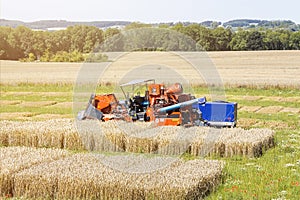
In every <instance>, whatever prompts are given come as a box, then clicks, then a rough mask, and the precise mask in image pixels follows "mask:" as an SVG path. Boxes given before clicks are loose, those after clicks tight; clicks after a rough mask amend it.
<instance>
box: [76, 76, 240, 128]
mask: <svg viewBox="0 0 300 200" xmlns="http://www.w3.org/2000/svg"><path fill="white" fill-rule="evenodd" d="M120 87H121V90H122V92H123V94H124V96H125V100H123V101H118V100H117V98H116V96H115V95H114V94H103V95H95V94H92V95H91V97H90V100H89V103H88V106H87V108H86V109H85V110H83V111H80V112H79V113H78V119H80V120H84V119H98V120H102V121H108V120H125V121H144V122H154V123H155V124H156V125H158V126H185V127H190V126H214V127H235V126H236V121H237V103H235V102H224V101H218V102H207V101H206V98H205V97H201V98H195V97H194V96H192V95H190V94H185V93H183V87H182V85H181V84H180V83H175V84H174V85H172V86H170V87H166V86H165V85H164V84H157V83H155V80H154V79H149V80H134V81H130V82H129V83H125V84H122V85H120ZM127 87H130V88H131V89H132V91H131V92H125V88H127ZM137 87H138V88H141V87H145V93H144V96H142V95H141V94H140V92H135V89H136V88H137Z"/></svg>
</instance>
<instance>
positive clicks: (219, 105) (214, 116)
mask: <svg viewBox="0 0 300 200" xmlns="http://www.w3.org/2000/svg"><path fill="white" fill-rule="evenodd" d="M198 106H199V109H200V111H201V113H202V120H204V121H205V123H207V125H208V126H215V127H235V126H236V122H237V103H236V102H224V101H216V102H206V103H205V104H198Z"/></svg>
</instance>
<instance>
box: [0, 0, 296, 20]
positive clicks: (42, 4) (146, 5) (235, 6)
mask: <svg viewBox="0 0 300 200" xmlns="http://www.w3.org/2000/svg"><path fill="white" fill-rule="evenodd" d="M0 8H1V9H0V18H1V19H9V20H21V21H25V22H32V21H38V20H68V21H136V22H144V23H157V22H187V21H189V22H202V21H206V20H213V21H221V22H226V21H229V20H233V19H266V20H283V19H286V20H292V21H294V22H296V23H298V24H300V12H299V8H300V1H299V0H168V1H167V0H0Z"/></svg>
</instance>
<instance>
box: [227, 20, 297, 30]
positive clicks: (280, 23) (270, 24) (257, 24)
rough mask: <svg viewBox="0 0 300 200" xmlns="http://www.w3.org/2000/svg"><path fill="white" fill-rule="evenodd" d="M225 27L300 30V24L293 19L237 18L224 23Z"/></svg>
mask: <svg viewBox="0 0 300 200" xmlns="http://www.w3.org/2000/svg"><path fill="white" fill-rule="evenodd" d="M223 26H224V27H232V28H267V29H276V28H278V29H286V30H291V31H298V30H300V25H299V24H296V23H295V22H293V21H291V20H274V21H268V20H252V19H237V20H231V21H228V22H225V23H223Z"/></svg>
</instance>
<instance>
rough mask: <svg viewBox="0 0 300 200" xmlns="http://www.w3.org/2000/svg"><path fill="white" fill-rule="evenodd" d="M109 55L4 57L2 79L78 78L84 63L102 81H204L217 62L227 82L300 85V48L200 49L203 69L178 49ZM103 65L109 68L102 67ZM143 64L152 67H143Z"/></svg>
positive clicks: (73, 79)
mask: <svg viewBox="0 0 300 200" xmlns="http://www.w3.org/2000/svg"><path fill="white" fill-rule="evenodd" d="M108 55H109V56H110V60H111V61H113V62H111V63H100V64H88V63H39V62H35V63H20V62H17V61H3V60H2V61H0V62H1V83H16V82H31V83H32V82H34V83H36V82H38V83H41V82H43V83H55V82H68V83H74V82H75V81H76V79H77V75H78V72H80V69H81V68H86V69H88V70H89V72H88V73H87V72H86V75H87V76H88V77H85V79H87V80H88V79H89V78H90V81H91V80H92V79H93V81H95V80H98V78H100V80H101V81H104V82H106V81H109V82H120V81H122V78H124V76H128V77H127V78H128V79H130V78H134V79H139V78H156V79H157V80H161V79H162V80H165V79H166V78H168V79H170V81H173V80H176V78H177V79H178V77H181V78H182V79H183V80H187V81H189V82H193V81H195V80H196V81H197V83H198V84H206V83H207V80H205V78H203V77H205V75H206V74H205V73H208V74H209V73H211V72H210V71H207V67H210V68H215V70H214V71H212V72H216V73H218V74H219V76H220V78H221V81H222V82H223V84H225V85H254V86H257V85H288V86H300V80H299V78H298V77H300V65H299V63H300V51H249V52H207V53H205V52H201V53H200V55H199V57H201V56H202V57H203V58H205V60H203V62H202V61H201V59H200V61H199V68H200V71H201V73H200V75H199V73H198V72H196V71H195V68H194V67H193V66H192V65H191V64H190V63H189V62H188V61H187V60H186V58H182V57H180V56H179V55H178V53H176V52H174V53H173V52H132V53H126V54H122V53H120V54H119V57H118V56H117V55H118V54H116V53H109V54H108ZM187 57H188V56H187ZM143 66H144V68H142V67H143ZM147 66H148V67H150V68H151V70H149V68H147ZM105 67H108V68H107V69H104V68H105ZM99 68H103V69H100V70H99ZM139 68H140V69H139ZM93 70H94V72H93ZM144 70H146V71H147V70H148V71H147V72H145V73H140V72H141V71H144ZM129 72H131V73H129ZM95 73H96V74H97V73H99V74H98V75H99V76H98V77H94V76H95ZM89 76H90V77H89ZM149 76H150V77H149ZM171 76H172V77H171ZM215 76H216V78H217V77H218V76H217V75H215Z"/></svg>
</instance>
